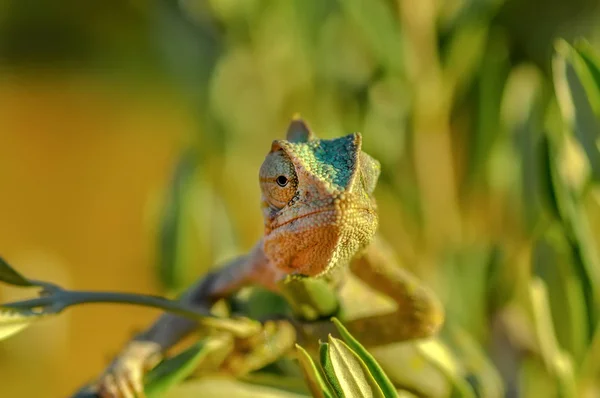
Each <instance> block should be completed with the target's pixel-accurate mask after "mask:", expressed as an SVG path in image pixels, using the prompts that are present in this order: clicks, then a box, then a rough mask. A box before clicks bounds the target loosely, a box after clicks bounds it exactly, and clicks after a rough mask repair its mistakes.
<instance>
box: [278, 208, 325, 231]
mask: <svg viewBox="0 0 600 398" xmlns="http://www.w3.org/2000/svg"><path fill="white" fill-rule="evenodd" d="M324 213H329V214H330V215H331V216H330V217H331V218H330V220H331V221H333V218H334V217H335V210H331V209H326V210H314V211H311V212H308V213H305V214H301V215H299V216H296V217H293V218H290V219H289V220H284V221H282V222H280V223H276V224H273V225H271V230H275V229H277V228H281V227H283V226H285V225H288V224H292V223H294V222H296V221H298V220H301V219H303V218H307V217H311V216H315V215H317V214H324ZM328 218H329V217H328ZM331 221H330V222H331ZM330 222H327V221H325V220H324V222H323V224H329V223H330Z"/></svg>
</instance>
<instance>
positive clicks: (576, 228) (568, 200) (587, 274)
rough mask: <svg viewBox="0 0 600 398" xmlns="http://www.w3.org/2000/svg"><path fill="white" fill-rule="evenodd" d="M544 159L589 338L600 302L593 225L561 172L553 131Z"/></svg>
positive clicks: (599, 264) (545, 143) (546, 142)
mask: <svg viewBox="0 0 600 398" xmlns="http://www.w3.org/2000/svg"><path fill="white" fill-rule="evenodd" d="M542 143H543V147H542V149H543V150H544V152H543V160H544V163H545V166H546V168H547V169H546V174H547V176H546V178H547V179H548V180H549V183H550V184H549V185H550V186H549V188H550V189H551V194H550V195H549V196H552V198H553V200H554V203H555V206H556V210H557V211H558V214H557V215H558V217H559V219H560V221H561V223H562V227H563V228H564V232H565V235H566V237H567V239H568V242H569V245H570V250H571V251H572V255H573V258H574V261H573V262H572V263H573V269H574V272H575V273H576V274H577V278H578V280H579V281H580V282H581V285H582V287H583V288H582V292H581V294H582V296H583V300H584V302H585V310H586V318H587V319H586V338H587V339H591V338H592V334H593V332H594V330H593V328H594V325H595V324H596V319H597V315H596V311H597V309H598V306H599V303H600V296H599V295H600V292H599V291H598V288H597V287H598V283H600V257H599V256H600V255H599V253H598V251H597V249H596V247H595V245H594V243H593V242H594V239H593V235H592V230H591V226H590V224H589V220H588V217H587V216H586V214H585V211H584V209H583V208H582V206H581V204H580V203H579V202H578V201H576V200H575V194H574V192H573V190H572V189H571V188H570V186H569V185H568V183H567V182H566V181H565V180H564V177H563V175H562V174H561V173H560V170H559V165H558V159H559V156H560V155H559V154H560V150H561V148H562V147H561V145H560V143H559V139H558V138H557V137H554V136H552V135H545V136H543V140H542Z"/></svg>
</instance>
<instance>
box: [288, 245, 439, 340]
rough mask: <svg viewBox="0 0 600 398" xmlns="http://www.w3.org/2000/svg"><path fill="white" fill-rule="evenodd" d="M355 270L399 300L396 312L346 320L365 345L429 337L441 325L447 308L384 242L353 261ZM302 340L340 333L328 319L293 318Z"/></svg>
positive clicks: (368, 282) (369, 283) (364, 278)
mask: <svg viewBox="0 0 600 398" xmlns="http://www.w3.org/2000/svg"><path fill="white" fill-rule="evenodd" d="M350 267H351V270H352V273H353V274H355V275H356V276H357V277H358V278H359V279H361V280H362V281H363V282H365V283H366V284H367V285H369V286H370V287H371V288H373V289H375V290H377V291H379V292H381V293H383V294H385V295H387V296H388V297H390V298H392V299H393V300H394V301H395V302H396V303H397V308H396V310H395V311H393V312H389V313H384V314H377V315H370V316H365V317H361V318H358V319H350V320H344V326H345V327H346V328H347V329H348V331H349V332H350V333H351V334H352V335H354V336H355V337H356V338H358V340H359V341H360V342H361V343H362V344H364V345H365V346H366V347H376V346H383V345H388V344H392V343H396V342H401V341H406V340H413V339H419V338H426V337H430V336H432V335H434V334H435V333H436V332H437V331H438V329H439V328H440V327H441V326H442V324H443V321H444V311H443V308H442V305H441V303H440V301H439V300H438V299H437V297H436V296H435V294H434V293H433V292H432V291H431V290H430V289H429V288H427V287H426V286H424V285H423V284H422V283H420V282H419V281H418V280H417V278H416V277H415V276H413V275H411V274H410V273H409V272H408V271H406V270H405V269H402V268H400V267H399V266H398V264H396V263H395V261H394V256H393V254H392V253H391V252H390V251H389V249H388V248H387V247H386V246H385V244H384V243H383V242H382V241H380V240H378V239H376V240H375V241H374V242H373V243H372V244H371V245H370V246H369V247H368V248H367V249H366V250H365V252H364V253H362V255H361V256H359V257H357V258H356V259H354V260H353V261H352V263H351V265H350ZM294 324H295V326H296V330H297V334H298V342H299V344H301V345H303V346H307V347H313V346H314V345H315V344H316V342H317V341H319V339H320V340H325V339H327V336H328V334H330V333H331V334H333V335H337V331H336V329H335V327H334V326H333V324H332V323H331V322H329V321H317V322H301V321H295V322H294Z"/></svg>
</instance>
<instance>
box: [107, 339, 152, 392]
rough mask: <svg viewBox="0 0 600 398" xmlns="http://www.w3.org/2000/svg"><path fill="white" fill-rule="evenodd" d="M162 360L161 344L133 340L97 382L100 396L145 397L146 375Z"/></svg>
mask: <svg viewBox="0 0 600 398" xmlns="http://www.w3.org/2000/svg"><path fill="white" fill-rule="evenodd" d="M160 360H161V354H160V346H159V345H158V344H156V343H154V342H150V341H132V342H131V343H129V344H128V346H127V347H126V348H125V350H124V351H123V353H122V354H121V355H120V356H119V357H118V358H116V359H115V360H114V361H113V362H112V363H111V365H110V366H109V367H108V369H107V370H106V371H105V372H104V374H103V375H102V376H101V377H100V379H99V380H98V382H97V383H96V389H97V394H98V396H99V397H100V398H138V397H144V383H143V380H144V375H145V373H146V372H147V371H149V370H150V369H152V368H153V367H154V366H155V365H156V364H158V362H160Z"/></svg>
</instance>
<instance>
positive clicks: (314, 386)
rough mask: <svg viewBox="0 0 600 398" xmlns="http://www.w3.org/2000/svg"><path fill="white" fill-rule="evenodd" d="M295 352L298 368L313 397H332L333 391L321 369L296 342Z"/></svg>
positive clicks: (333, 395)
mask: <svg viewBox="0 0 600 398" xmlns="http://www.w3.org/2000/svg"><path fill="white" fill-rule="evenodd" d="M296 353H297V354H298V361H299V362H300V368H301V369H302V373H303V374H304V379H305V380H306V384H307V385H308V388H309V389H310V392H311V393H312V395H313V397H316V398H333V397H335V393H334V392H333V391H331V388H330V387H329V384H327V382H326V381H325V379H323V375H322V374H321V371H320V370H319V369H318V368H317V366H316V365H315V362H314V361H313V360H312V358H311V357H310V355H308V352H306V350H305V349H304V348H302V347H301V346H299V345H298V344H296Z"/></svg>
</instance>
